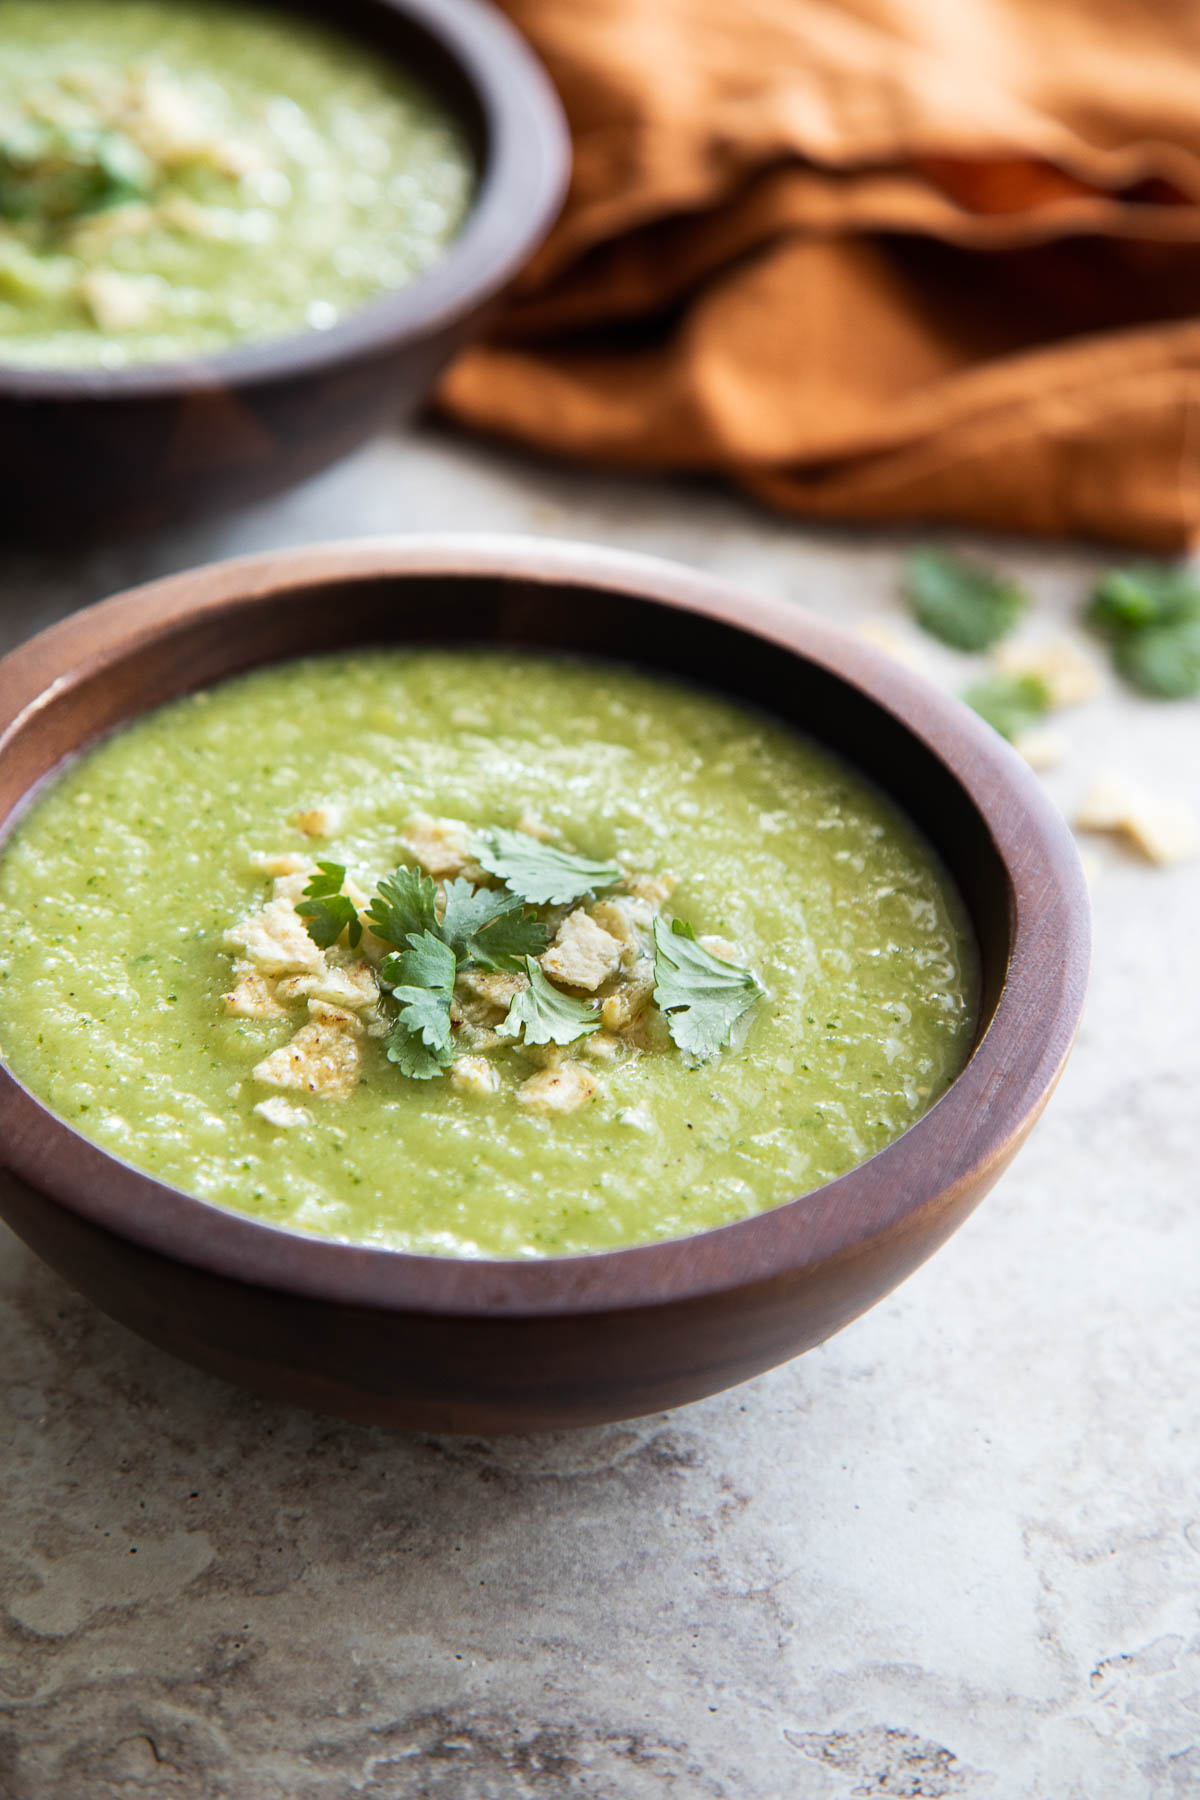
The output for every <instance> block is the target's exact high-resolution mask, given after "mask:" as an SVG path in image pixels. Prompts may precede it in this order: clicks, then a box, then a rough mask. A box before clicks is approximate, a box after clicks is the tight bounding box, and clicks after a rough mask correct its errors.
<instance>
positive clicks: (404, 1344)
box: [0, 538, 1088, 1432]
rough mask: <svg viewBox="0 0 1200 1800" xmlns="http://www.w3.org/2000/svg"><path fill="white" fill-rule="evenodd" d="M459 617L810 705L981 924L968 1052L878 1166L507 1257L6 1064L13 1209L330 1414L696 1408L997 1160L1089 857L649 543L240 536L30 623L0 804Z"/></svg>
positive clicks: (823, 628) (113, 1291)
mask: <svg viewBox="0 0 1200 1800" xmlns="http://www.w3.org/2000/svg"><path fill="white" fill-rule="evenodd" d="M455 641H458V642H469V643H488V644H497V645H510V646H522V647H536V648H542V649H549V650H562V651H570V652H571V653H573V654H576V655H588V654H595V655H599V656H605V657H617V658H621V659H623V660H626V661H633V662H635V663H636V664H638V665H639V666H642V667H645V668H647V669H650V670H662V671H667V672H669V673H670V674H671V675H672V676H676V677H679V676H682V677H685V678H690V679H692V680H695V681H697V682H700V683H703V684H704V685H705V686H707V687H710V688H715V689H717V690H719V691H721V692H724V693H726V694H729V695H731V696H733V697H735V698H738V699H742V700H745V701H749V702H751V703H752V704H753V705H755V706H758V707H762V708H765V709H767V710H769V711H771V712H772V713H774V714H776V715H777V716H779V717H780V718H782V719H784V720H785V721H788V722H790V723H792V724H794V725H796V726H798V727H800V728H802V729H803V730H804V731H806V732H808V733H810V734H811V735H813V736H815V737H816V738H817V739H819V740H820V741H821V742H823V743H826V744H828V745H829V746H830V747H831V748H833V749H834V750H836V751H838V752H839V753H840V754H842V755H843V756H844V757H845V758H846V759H847V760H848V761H849V762H851V763H853V764H855V765H856V766H857V767H858V768H859V769H861V770H862V771H864V772H865V773H866V774H867V775H868V776H870V777H871V778H872V779H873V780H875V781H876V782H877V783H878V784H879V785H880V786H881V787H883V788H884V789H886V790H887V792H888V793H890V794H891V795H892V796H893V798H894V799H895V800H896V801H897V802H898V803H899V805H900V806H901V807H902V808H903V809H904V810H905V811H906V812H907V813H908V814H909V815H910V817H912V818H913V819H914V820H915V821H916V823H917V824H918V825H919V826H920V827H921V829H922V830H923V831H924V832H925V833H926V835H927V836H928V837H929V838H930V839H931V840H932V842H933V843H934V845H935V846H936V847H937V849H938V850H939V851H940V853H941V855H942V857H943V858H944V860H945V862H946V864H947V865H948V867H949V869H950V871H951V873H952V874H953V876H954V877H955V879H956V880H957V882H958V885H959V887H960V889H961V890H962V893H963V895H964V897H965V900H966V903H967V907H968V910H969V913H970V917H971V920H972V923H973V926H974V930H975V933H976V936H977V939H978V942H979V947H980V951H981V958H982V970H983V1006H982V1019H981V1025H980V1033H979V1039H978V1042H977V1044H976V1047H975V1050H974V1053H973V1055H972V1057H971V1060H970V1061H969V1063H968V1065H967V1067H966V1068H965V1069H964V1071H963V1073H962V1074H961V1075H960V1076H959V1078H958V1080H957V1081H956V1082H955V1083H954V1084H953V1086H952V1087H951V1088H950V1089H949V1091H948V1092H947V1093H946V1094H945V1096H944V1097H943V1098H942V1099H941V1100H940V1101H938V1103H937V1104H936V1105H935V1106H934V1107H933V1108H932V1109H931V1111H930V1112H928V1113H927V1114H926V1115H925V1117H924V1118H922V1119H921V1120H920V1121H919V1122H918V1123H917V1124H916V1125H914V1126H913V1127H912V1128H911V1129H910V1130H909V1131H907V1132H906V1133H905V1134H904V1136H903V1137H901V1138H899V1139H897V1141H896V1142H895V1143H893V1144H891V1145H890V1146H889V1147H888V1148H887V1149H885V1150H883V1151H881V1152H880V1153H879V1154H878V1155H876V1156H873V1157H872V1158H871V1159H870V1160H869V1161H868V1162H865V1163H863V1164H862V1165H861V1167H859V1168H857V1169H855V1170H853V1171H852V1172H851V1173H850V1174H848V1175H845V1176H843V1177H842V1178H841V1179H840V1180H837V1181H834V1182H831V1183H830V1184H829V1185H828V1186H826V1187H823V1188H820V1189H818V1190H817V1191H816V1192H814V1193H810V1194H806V1195H803V1196H801V1197H799V1198H796V1199H792V1200H785V1201H784V1202H783V1204H781V1205H778V1206H776V1207H775V1208H774V1209H773V1210H771V1211H769V1212H765V1213H762V1214H760V1215H759V1216H758V1217H756V1218H752V1219H747V1220H744V1221H742V1222H740V1223H738V1224H735V1225H729V1226H725V1227H723V1228H721V1229H720V1230H715V1231H708V1232H703V1233H699V1234H697V1235H696V1236H693V1237H688V1238H681V1239H679V1240H677V1241H674V1242H670V1243H659V1244H652V1245H647V1246H642V1247H639V1248H635V1249H628V1250H617V1251H608V1252H602V1253H599V1254H596V1255H591V1256H581V1257H565V1258H552V1259H548V1260H546V1261H540V1262H498V1261H466V1260H455V1259H452V1258H443V1257H427V1256H412V1255H408V1254H405V1253H402V1252H397V1251H390V1250H381V1249H373V1248H368V1247H364V1246H358V1245H354V1244H344V1243H338V1242H333V1241H330V1240H327V1239H322V1238H318V1237H315V1236H309V1235H306V1234H304V1233H302V1232H299V1231H294V1230H286V1229H282V1228H279V1227H275V1226H270V1225H265V1224H261V1223H259V1222H258V1221H256V1220H253V1219H250V1218H245V1217H242V1216H240V1215H238V1214H236V1213H232V1212H227V1211H223V1210H222V1209H220V1208H219V1207H216V1206H213V1205H211V1204H209V1203H207V1202H205V1201H202V1200H197V1199H193V1198H191V1197H190V1196H188V1195H186V1194H183V1193H180V1192H178V1191H177V1190H175V1189H173V1188H170V1187H167V1186H165V1185H164V1184H163V1183H161V1182H158V1181H155V1180H153V1179H152V1178H151V1177H149V1176H147V1175H143V1174H141V1173H139V1172H138V1171H137V1170H136V1169H133V1168H130V1167H129V1166H128V1165H126V1164H124V1163H121V1162H119V1161H118V1160H117V1159H116V1158H114V1157H112V1156H110V1155H108V1154H107V1153H106V1152H105V1151H103V1150H101V1149H99V1148H98V1147H97V1146H96V1145H94V1144H91V1143H89V1142H87V1141H86V1140H85V1139H83V1138H81V1137H80V1136H79V1135H78V1134H77V1133H76V1132H75V1131H73V1130H72V1129H71V1127H70V1126H68V1125H66V1124H65V1123H64V1122H63V1121H62V1120H61V1119H59V1118H57V1117H55V1116H54V1114H52V1113H51V1112H50V1111H49V1110H48V1109H47V1108H46V1107H45V1106H43V1105H42V1103H41V1102H40V1101H39V1100H38V1099H37V1098H36V1097H35V1096H34V1095H33V1094H31V1093H29V1092H28V1091H27V1090H26V1089H25V1088H24V1087H22V1086H21V1084H20V1083H19V1082H18V1081H16V1080H15V1079H14V1078H13V1076H12V1075H11V1074H10V1073H8V1072H7V1071H6V1070H4V1069H3V1068H2V1067H0V1213H3V1216H4V1217H5V1218H6V1219H7V1220H8V1221H9V1223H10V1224H11V1225H12V1226H13V1228H14V1229H15V1230H16V1231H17V1232H19V1233H20V1235H21V1236H22V1237H23V1238H25V1240H26V1241H27V1242H28V1243H29V1244H30V1245H31V1246H32V1247H33V1248H34V1249H35V1250H36V1251H37V1252H38V1253H39V1254H40V1255H41V1256H43V1257H44V1258H45V1259H46V1261H47V1262H49V1263H50V1264H52V1266H53V1267H54V1268H56V1269H58V1270H60V1271H61V1273H62V1274H63V1275H64V1276H65V1277H66V1278H67V1280H69V1281H71V1282H73V1283H74V1284H75V1285H76V1286H77V1287H79V1288H81V1289H82V1290H83V1292H84V1293H86V1294H88V1295H90V1296H91V1297H92V1298H93V1299H94V1300H95V1301H96V1303H97V1304H98V1305H100V1306H102V1307H104V1308H105V1310H106V1311H108V1312H110V1313H112V1314H113V1315H114V1316H115V1317H116V1318H119V1319H121V1320H123V1321H124V1322H125V1323H126V1324H128V1325H130V1326H131V1327H132V1328H133V1329H134V1330H135V1331H139V1332H141V1333H142V1334H143V1335H144V1336H146V1337H148V1338H150V1339H151V1340H152V1341H153V1342H155V1343H157V1344H161V1345H162V1346H163V1347H164V1348H166V1349H168V1350H171V1351H173V1352H174V1353H175V1354H177V1355H179V1356H182V1357H185V1358H186V1359H188V1360H189V1361H192V1362H195V1363H198V1364H200V1365H201V1366H203V1367H204V1368H207V1369H212V1370H215V1371H216V1372H217V1373H219V1374H222V1375H226V1376H228V1377H229V1378H230V1379H231V1380H234V1381H239V1382H243V1383H245V1384H246V1385H247V1386H250V1387H254V1388H258V1389H260V1390H261V1391H263V1392H265V1393H268V1394H272V1395H276V1396H279V1397H281V1398H285V1399H289V1400H296V1401H300V1402H303V1403H304V1404H306V1405H309V1406H313V1407H316V1408H318V1409H322V1410H325V1411H328V1412H334V1413H342V1414H345V1415H347V1416H349V1417H353V1418H358V1419H367V1420H375V1421H379V1422H383V1423H389V1424H396V1425H405V1426H414V1427H420V1428H423V1429H426V1430H434V1431H455V1430H458V1431H468V1430H469V1431H475V1432H495V1431H529V1430H535V1429H539V1428H542V1427H550V1426H562V1425H574V1424H591V1423H595V1422H598V1421H601V1420H605V1419H615V1418H623V1417H630V1416H632V1415H635V1414H639V1413H647V1412H653V1411H657V1410H658V1409H659V1408H662V1407H667V1406H676V1405H678V1404H679V1403H680V1402H682V1401H686V1400H693V1399H696V1398H698V1397H699V1396H701V1395H704V1394H709V1393H712V1392H713V1391H715V1390H716V1389H718V1388H722V1387H726V1386H729V1385H730V1384H732V1383H734V1382H737V1381H744V1380H745V1379H746V1378H747V1377H748V1376H751V1375H754V1374H756V1373H757V1372H758V1371H760V1370H762V1369H766V1368H769V1367H770V1366H771V1365H772V1364H773V1363H777V1362H781V1361H783V1360H784V1359H785V1358H787V1357H790V1356H794V1355H795V1354H796V1353H797V1352H798V1351H801V1350H804V1349H807V1348H808V1347H809V1346H810V1345H812V1344H815V1343H818V1342H819V1341H820V1340H821V1339H822V1338H825V1337H828V1336H829V1334H830V1333H831V1332H834V1331H837V1330H839V1329H840V1328H841V1327H842V1326H843V1325H845V1324H846V1323H847V1322H848V1321H849V1320H851V1319H853V1318H854V1317H855V1316H856V1315H857V1314H858V1313H861V1312H862V1311H863V1310H864V1309H865V1308H866V1307H868V1306H870V1305H871V1304H872V1303H873V1302H874V1301H875V1300H878V1299H879V1297H880V1296H881V1295H882V1294H885V1293H887V1292H888V1290H889V1289H890V1288H892V1287H894V1286H895V1285H896V1283H897V1282H899V1281H901V1280H902V1279H903V1278H904V1276H906V1275H907V1274H909V1273H910V1271H911V1270H913V1269H914V1268H916V1266H917V1265H918V1264H919V1263H920V1262H922V1261H923V1260H924V1258H925V1257H927V1256H928V1255H929V1254H930V1252H931V1251H932V1250H934V1249H936V1248H937V1246H938V1245H939V1244H940V1243H942V1242H943V1240H944V1239H945V1238H946V1237H948V1236H949V1234H950V1233H951V1232H952V1231H953V1230H954V1229H955V1227H956V1226H957V1225H959V1224H960V1223H961V1222H962V1220H963V1219H964V1218H965V1217H966V1215H967V1214H968V1213H969V1212H970V1210H971V1209H972V1207H974V1206H975V1205H976V1204H977V1203H978V1202H979V1200H980V1199H981V1198H982V1197H983V1195H984V1194H985V1193H986V1192H987V1191H988V1189H989V1188H990V1187H991V1185H992V1183H993V1182H994V1181H995V1180H996V1178H997V1176H998V1175H999V1174H1000V1173H1001V1171H1002V1170H1003V1169H1004V1168H1005V1166H1006V1165H1007V1163H1008V1161H1009V1159H1010V1158H1011V1157H1012V1156H1013V1154H1014V1153H1015V1151H1016V1150H1017V1149H1018V1147H1019V1146H1020V1144H1021V1143H1022V1141H1023V1140H1024V1138H1025V1136H1026V1135H1027V1133H1028V1132H1029V1130H1030V1128H1031V1126H1032V1125H1033V1123H1034V1121H1035V1119H1036V1118H1037V1116H1038V1114H1039V1113H1040V1112H1041V1110H1042V1107H1043V1106H1044V1105H1045V1103H1046V1100H1047V1098H1048V1097H1049V1095H1050V1092H1051V1090H1052V1089H1053V1087H1054V1084H1055V1082H1056V1081H1057V1079H1058V1076H1059V1072H1060V1070H1061V1069H1062V1066H1063V1062H1064V1060H1065V1058H1066V1055H1067V1052H1068V1050H1069V1048H1070V1045H1071V1042H1072V1039H1073V1036H1074V1033H1075V1029H1076V1026H1077V1024H1078V1020H1079V1015H1080V1010H1081V1007H1082V1002H1083V991H1084V984H1085V978H1086V970H1087V958H1088V906H1087V900H1086V895H1085V888H1084V882H1083V877H1082V873H1081V870H1080V867H1079V860H1078V857H1077V855H1076V853H1075V848H1074V844H1073V842H1072V840H1071V837H1070V834H1069V832H1068V831H1067V829H1066V827H1065V826H1064V824H1063V822H1062V820H1061V818H1060V817H1059V815H1058V813H1057V812H1056V811H1055V809H1054V808H1053V807H1052V806H1051V804H1050V802H1049V801H1048V800H1047V799H1046V797H1045V795H1044V794H1043V792H1042V790H1041V789H1040V787H1039V786H1038V784H1037V782H1036V780H1035V779H1034V777H1033V776H1032V775H1031V774H1030V773H1029V771H1028V770H1027V769H1026V768H1025V767H1024V765H1023V764H1022V763H1021V762H1020V760H1019V758H1017V757H1016V756H1015V755H1014V754H1013V752H1012V751H1011V750H1009V748H1008V747H1007V746H1006V745H1005V744H1004V743H1003V742H1002V741H1001V740H1000V738H999V737H997V736H996V735H995V733H993V732H992V731H991V729H990V727H988V726H986V725H984V724H982V723H981V721H980V720H978V719H977V718H975V717H974V715H973V714H971V713H969V712H968V711H967V709H966V708H965V707H963V706H962V705H960V704H959V703H958V702H957V701H955V700H952V699H950V698H948V697H946V696H945V695H943V694H941V693H939V692H937V691H936V690H934V689H933V688H931V687H930V686H929V685H928V684H926V683H924V682H922V681H919V680H918V679H917V678H915V677H913V676H911V675H909V674H907V673H906V672H905V671H904V670H902V669H901V668H899V667H898V666H897V665H895V664H892V663H890V662H888V661H887V660H886V659H884V658H883V657H881V656H880V655H879V654H878V653H877V652H875V651H872V650H870V649H869V648H867V647H866V646H865V645H863V644H860V643H858V642H856V641H854V640H852V639H851V638H849V637H847V636H845V635H843V634H841V633H838V632H836V631H834V630H832V629H831V628H830V627H829V626H827V625H824V624H822V623H820V622H819V621H817V620H816V619H814V618H812V617H811V616H809V615H807V614H805V613H803V612H801V611H800V610H799V609H798V608H795V607H792V606H785V605H780V604H774V603H771V602H769V601H766V600H758V599H753V598H750V597H748V596H746V595H743V594H740V593H738V592H736V591H734V590H732V589H730V588H728V587H725V586H723V585H722V584H720V583H718V582H715V581H711V580H709V579H707V578H705V577H703V576H701V575H698V574H695V573H692V572H689V571H687V570H684V569H677V568H673V567H671V566H670V565H667V564H663V563H657V562H652V561H650V560H648V559H643V558H637V557H629V556H623V555H617V554H614V553H611V552H607V551H602V550H596V549H589V548H587V547H584V546H579V545H574V546H572V545H562V544H547V543H523V542H520V541H512V540H488V539H479V540H472V539H469V538H467V539H457V540H442V541H433V540H428V541H422V540H419V539H418V540H406V541H399V542H386V543H370V542H367V543H357V544H351V545H345V546H333V547H328V548H317V549H309V550H299V551H288V552H286V553H283V554H280V555H277V556H265V557H257V558H252V559H249V560H245V561H241V562H235V563H229V564H225V565H218V566H216V567H213V568H208V569H203V570H200V571H198V572H197V573H194V574H188V575H179V576H175V577H172V578H171V579H170V580H167V581H162V582H157V583H155V584H153V585H152V586H149V587H145V588H142V589H139V590H136V591H134V592H133V593H130V594H127V595H125V596H124V597H122V598H118V599H115V600H110V601H108V602H106V603H105V604H104V605H102V606H98V607H94V608H92V609H91V610H90V611H88V612H84V613H80V614H77V615H75V616H74V617H73V618H71V619H68V620H67V621H66V622H65V623H63V624H61V625H58V626H55V627H54V628H53V629H52V630H50V631H48V632H45V633H44V634H43V635H42V636H41V637H39V638H35V639H33V640H32V642H30V643H29V644H27V645H25V646H24V647H23V648H22V649H20V650H18V651H16V652H15V653H14V654H13V655H11V656H10V657H8V658H7V659H6V660H5V661H4V662H3V663H0V834H2V833H3V831H4V829H5V828H6V824H10V823H11V821H12V820H13V819H14V817H15V816H16V814H17V812H18V810H19V809H20V807H21V806H22V804H23V803H24V801H25V800H26V798H27V797H28V796H29V794H30V793H31V792H32V790H33V789H34V788H35V787H36V786H37V784H38V783H39V782H41V781H42V780H43V779H45V777H46V776H47V775H48V774H50V773H51V772H52V771H53V770H54V769H55V768H57V767H58V766H59V764H60V763H61V762H62V761H63V759H64V758H65V757H69V756H71V755H73V754H75V753H76V752H78V751H79V750H81V749H82V748H83V747H84V746H85V745H87V744H88V743H90V742H91V741H93V740H94V739H95V738H96V737H97V736H98V735H100V734H101V733H104V732H107V731H110V730H112V729H113V728H114V727H116V726H119V725H120V724H122V723H123V722H124V721H126V720H128V719H130V718H132V717H134V716H135V715H136V714H138V713H140V712H142V711H144V710H146V709H147V708H149V707H152V706H155V705H157V704H159V703H160V702H162V701H165V700H169V699H172V698H174V697H175V696H177V695H180V694H183V693H187V692H190V691H192V690H194V689H196V688H199V687H203V686H205V685H207V684H209V683H211V682H214V681H219V680H221V679H222V678H223V677H225V676H227V675H231V674H233V673H235V672H236V671H239V670H243V669H248V668H253V667H255V666H258V665H260V664H264V663H269V662H273V661H277V660H280V659H282V658H285V657H291V656H297V655H301V654H310V653H312V652H318V651H326V650H334V649H342V648H345V647H347V646H350V645H358V644H374V643H425V642H441V643H452V642H455ZM997 1303H998V1304H1004V1302H1003V1301H1002V1300H999V1301H998V1302H997Z"/></svg>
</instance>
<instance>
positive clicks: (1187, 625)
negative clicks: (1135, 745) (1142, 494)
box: [1085, 563, 1200, 700]
mask: <svg viewBox="0 0 1200 1800" xmlns="http://www.w3.org/2000/svg"><path fill="white" fill-rule="evenodd" d="M1085 617H1086V620H1087V623H1088V624H1089V625H1090V626H1091V627H1092V629H1093V631H1097V632H1099V633H1100V635H1101V636H1102V637H1106V638H1107V639H1108V640H1109V643H1110V644H1111V646H1112V657H1113V662H1114V663H1115V664H1116V666H1117V668H1118V669H1119V670H1120V672H1121V674H1122V675H1123V676H1124V677H1125V679H1126V680H1127V681H1129V682H1132V684H1133V686H1134V687H1137V688H1140V689H1141V690H1142V692H1143V693H1144V694H1153V695H1154V696H1155V697H1156V698H1158V699H1160V700H1186V699H1189V698H1190V697H1191V696H1192V695H1193V694H1198V693H1200V572H1197V571H1196V570H1195V569H1193V568H1190V567H1188V566H1186V565H1180V564H1170V563H1142V564H1138V565H1134V566H1133V567H1131V568H1128V569H1110V570H1109V571H1108V573H1107V574H1106V575H1104V576H1102V577H1101V579H1100V581H1099V582H1098V583H1097V584H1096V587H1095V590H1094V591H1093V593H1092V598H1091V601H1090V602H1089V604H1088V608H1087V612H1086V614H1085Z"/></svg>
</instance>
